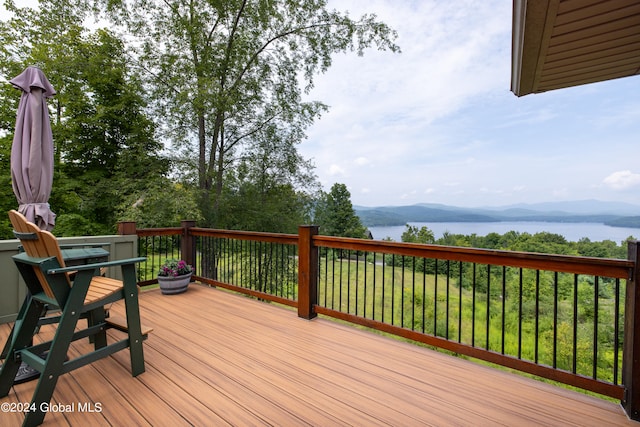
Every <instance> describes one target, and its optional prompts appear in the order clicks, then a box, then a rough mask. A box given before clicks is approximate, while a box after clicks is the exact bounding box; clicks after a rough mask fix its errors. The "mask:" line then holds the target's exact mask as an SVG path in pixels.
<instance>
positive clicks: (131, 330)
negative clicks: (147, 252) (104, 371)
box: [122, 265, 145, 377]
mask: <svg viewBox="0 0 640 427" xmlns="http://www.w3.org/2000/svg"><path fill="white" fill-rule="evenodd" d="M122 275H123V285H124V306H125V311H126V315H127V330H128V334H129V353H130V356H131V375H133V376H134V377H136V376H138V375H140V374H141V373H143V372H144V371H145V367H144V351H143V348H142V341H143V339H142V330H141V328H142V327H141V325H140V305H139V303H138V286H137V284H136V276H135V268H134V267H133V266H132V265H130V266H124V267H123V269H122Z"/></svg>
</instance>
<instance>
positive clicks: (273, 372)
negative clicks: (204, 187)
mask: <svg viewBox="0 0 640 427" xmlns="http://www.w3.org/2000/svg"><path fill="white" fill-rule="evenodd" d="M140 301H141V305H142V308H141V310H142V317H143V322H144V323H145V324H146V325H148V326H152V327H153V328H154V332H153V333H152V334H151V336H150V338H149V340H147V341H146V344H145V359H146V367H147V371H146V372H145V373H144V374H142V375H140V376H138V377H137V378H133V377H131V375H130V373H129V360H128V357H129V353H128V350H125V351H122V352H120V353H118V354H116V355H115V356H114V357H110V358H107V359H103V360H101V361H99V362H96V363H94V364H92V365H90V366H87V367H84V368H81V369H78V370H76V371H73V372H72V373H70V374H67V375H64V376H63V377H62V378H61V379H60V382H59V383H58V386H57V388H56V391H55V393H54V401H53V402H52V404H54V405H74V406H68V407H67V409H72V411H70V412H66V413H49V414H48V415H47V417H46V418H45V423H44V425H45V426H47V425H51V426H54V425H65V426H66V425H71V426H80V425H82V426H94V425H95V426H103V425H104V426H108V425H112V426H119V425H127V426H133V425H153V426H161V425H171V426H182V425H185V426H186V425H196V426H205V425H206V426H210V425H216V426H217V425H234V426H246V425H276V426H300V425H311V426H341V425H353V426H370V425H371V426H374V425H393V426H414V425H433V426H448V425H456V426H483V425H487V426H489V425H504V426H524V425H540V426H554V425H557V426H571V425H574V426H605V425H606V426H617V425H619V426H622V425H629V426H639V425H640V423H635V422H632V421H629V420H628V419H627V417H626V415H625V414H624V412H623V411H622V409H621V408H620V406H619V405H617V404H615V403H611V402H606V401H603V400H600V399H598V398H595V397H589V396H585V395H582V394H580V393H577V392H572V391H568V390H565V389H562V388H558V387H554V386H552V385H548V384H544V383H541V382H538V381H535V380H531V379H528V378H523V377H521V376H518V375H514V374H510V373H506V372H502V371H499V370H496V369H492V368H490V367H486V366H480V365H477V364H474V363H472V362H470V361H466V360H462V359H459V358H455V357H451V356H447V355H443V354H440V353H437V352H434V351H431V350H428V349H425V348H421V347H418V346H414V345H411V344H408V343H404V342H400V341H397V340H394V339H390V338H387V337H383V336H379V335H376V334H374V333H370V332H366V331H361V330H357V329H355V328H352V327H349V326H345V325H340V324H337V323H334V322H331V321H328V320H323V319H315V320H313V321H307V320H303V319H300V318H298V317H297V315H296V314H295V312H293V311H291V310H288V309H285V308H281V307H278V306H275V305H273V304H267V303H262V302H258V301H254V300H250V299H247V298H245V297H243V296H239V295H235V294H230V293H227V292H224V291H221V290H217V289H211V288H207V287H203V286H199V285H192V286H191V288H190V289H189V291H188V292H187V293H184V294H181V295H173V296H164V295H162V294H160V292H159V291H157V290H154V291H149V292H144V293H143V294H141V298H140ZM112 310H113V312H116V313H118V312H121V307H120V306H114V307H112ZM8 331H9V327H8V325H2V326H0V339H2V342H4V339H5V337H6V335H7V333H8ZM47 333H48V331H46V330H44V331H42V332H41V335H43V336H46V334H47ZM87 345H88V344H87V343H86V342H85V340H83V341H82V342H81V343H80V344H79V346H87ZM77 350H78V348H76V349H74V351H77ZM34 387H35V382H31V383H26V384H21V385H17V386H14V388H13V392H12V393H11V394H10V395H9V397H6V398H3V399H2V400H1V402H28V401H29V400H30V399H31V394H32V391H33V388H34ZM83 405H85V406H86V405H89V406H91V407H93V408H94V409H99V411H97V412H87V411H81V410H80V409H81V407H82V406H83ZM98 406H99V407H98ZM84 409H87V408H84ZM21 422H22V415H21V414H12V413H7V412H3V413H0V425H2V426H12V425H16V426H17V425H20V423H21Z"/></svg>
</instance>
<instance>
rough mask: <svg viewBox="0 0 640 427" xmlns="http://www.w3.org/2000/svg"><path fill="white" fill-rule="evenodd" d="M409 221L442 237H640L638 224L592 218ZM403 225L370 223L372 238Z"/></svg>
mask: <svg viewBox="0 0 640 427" xmlns="http://www.w3.org/2000/svg"><path fill="white" fill-rule="evenodd" d="M409 225H412V226H416V227H418V228H421V227H423V226H424V227H427V228H429V229H430V230H431V231H433V234H434V235H435V238H436V239H439V238H441V237H442V235H443V233H444V232H445V231H448V232H449V233H451V234H463V235H471V234H474V233H475V234H476V235H478V236H486V235H487V234H489V233H498V234H504V233H506V232H508V231H512V230H513V231H517V232H520V233H529V234H535V233H540V232H543V231H546V232H549V233H554V234H560V235H561V236H564V238H565V239H567V240H568V241H570V242H577V241H578V240H580V239H581V238H583V237H587V238H589V240H591V241H592V242H600V241H602V240H613V241H614V242H616V243H617V244H620V242H622V241H624V240H626V239H627V237H629V236H633V237H635V238H640V228H626V227H610V226H608V225H604V224H602V223H595V222H575V223H566V222H529V221H505V222H410V223H409ZM405 229H406V227H405V226H404V225H397V226H390V227H369V230H370V231H371V234H373V238H374V239H375V240H382V239H384V238H385V237H390V238H391V239H393V240H394V241H396V242H400V241H401V240H402V239H401V237H402V233H403V232H404V231H405Z"/></svg>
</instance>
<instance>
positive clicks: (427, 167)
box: [300, 0, 640, 207]
mask: <svg viewBox="0 0 640 427" xmlns="http://www.w3.org/2000/svg"><path fill="white" fill-rule="evenodd" d="M329 5H330V7H332V8H335V9H338V10H342V11H345V10H348V11H349V12H350V15H351V16H352V17H357V16H360V15H361V14H363V13H375V14H376V15H377V16H378V18H379V19H380V20H382V21H384V22H385V23H387V24H388V25H390V26H391V27H393V28H394V29H396V30H397V31H398V35H399V37H398V40H397V43H398V44H399V45H400V47H401V49H402V53H400V54H392V53H389V52H378V51H374V50H370V51H367V52H366V53H365V55H364V56H363V57H358V56H357V55H355V54H349V55H338V56H336V58H335V61H334V64H333V66H332V67H331V69H330V70H329V71H328V72H327V73H326V74H324V75H322V76H320V77H318V78H317V80H316V87H315V88H314V90H313V91H312V92H311V94H310V95H309V98H310V99H315V100H321V101H323V102H325V103H326V104H328V105H329V106H330V107H331V109H330V111H329V112H328V113H326V114H325V115H324V116H323V117H322V118H321V119H320V120H319V121H317V122H316V123H315V125H314V126H313V127H312V128H311V129H310V130H309V132H308V139H307V140H306V141H304V142H303V143H302V144H301V145H300V151H301V153H302V154H303V155H304V156H305V157H307V158H311V159H313V161H314V163H315V165H316V174H317V175H318V177H319V178H320V181H321V182H322V184H323V187H324V189H325V190H326V191H328V190H329V189H330V187H331V185H332V184H333V183H336V182H339V183H344V184H346V185H347V187H348V188H349V191H350V192H351V199H352V202H353V203H354V204H356V205H364V206H381V205H408V204H415V203H423V202H424V203H444V204H449V205H456V206H470V207H477V206H502V205H508V204H514V203H537V202H549V201H565V200H584V199H598V200H604V201H623V202H628V203H633V204H639V205H640V144H639V142H640V76H638V77H631V78H625V79H617V80H612V81H608V82H602V83H595V84H591V85H586V86H581V87H575V88H568V89H562V90H557V91H552V92H547V93H544V94H537V95H527V96H525V97H521V98H518V97H516V96H515V95H513V93H511V91H510V82H511V75H510V70H511V22H512V17H511V12H512V11H511V2H510V1H504V0H499V1H494V0H491V1H488V0H487V1H485V0H483V1H477V0H476V1H455V2H443V1H437V0H421V1H394V0H331V1H330V2H329Z"/></svg>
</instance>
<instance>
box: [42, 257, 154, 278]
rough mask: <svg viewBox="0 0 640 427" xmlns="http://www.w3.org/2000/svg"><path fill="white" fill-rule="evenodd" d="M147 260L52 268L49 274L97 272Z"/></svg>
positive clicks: (130, 259) (143, 258) (48, 271)
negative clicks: (96, 270) (97, 270)
mask: <svg viewBox="0 0 640 427" xmlns="http://www.w3.org/2000/svg"><path fill="white" fill-rule="evenodd" d="M146 260H147V258H146V257H138V258H127V259H120V260H115V261H107V262H97V263H94V264H83V265H74V266H73V267H64V268H52V269H50V270H47V274H60V273H69V272H72V271H84V270H95V269H98V268H102V267H117V266H119V265H129V264H136V263H138V262H143V261H146Z"/></svg>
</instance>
